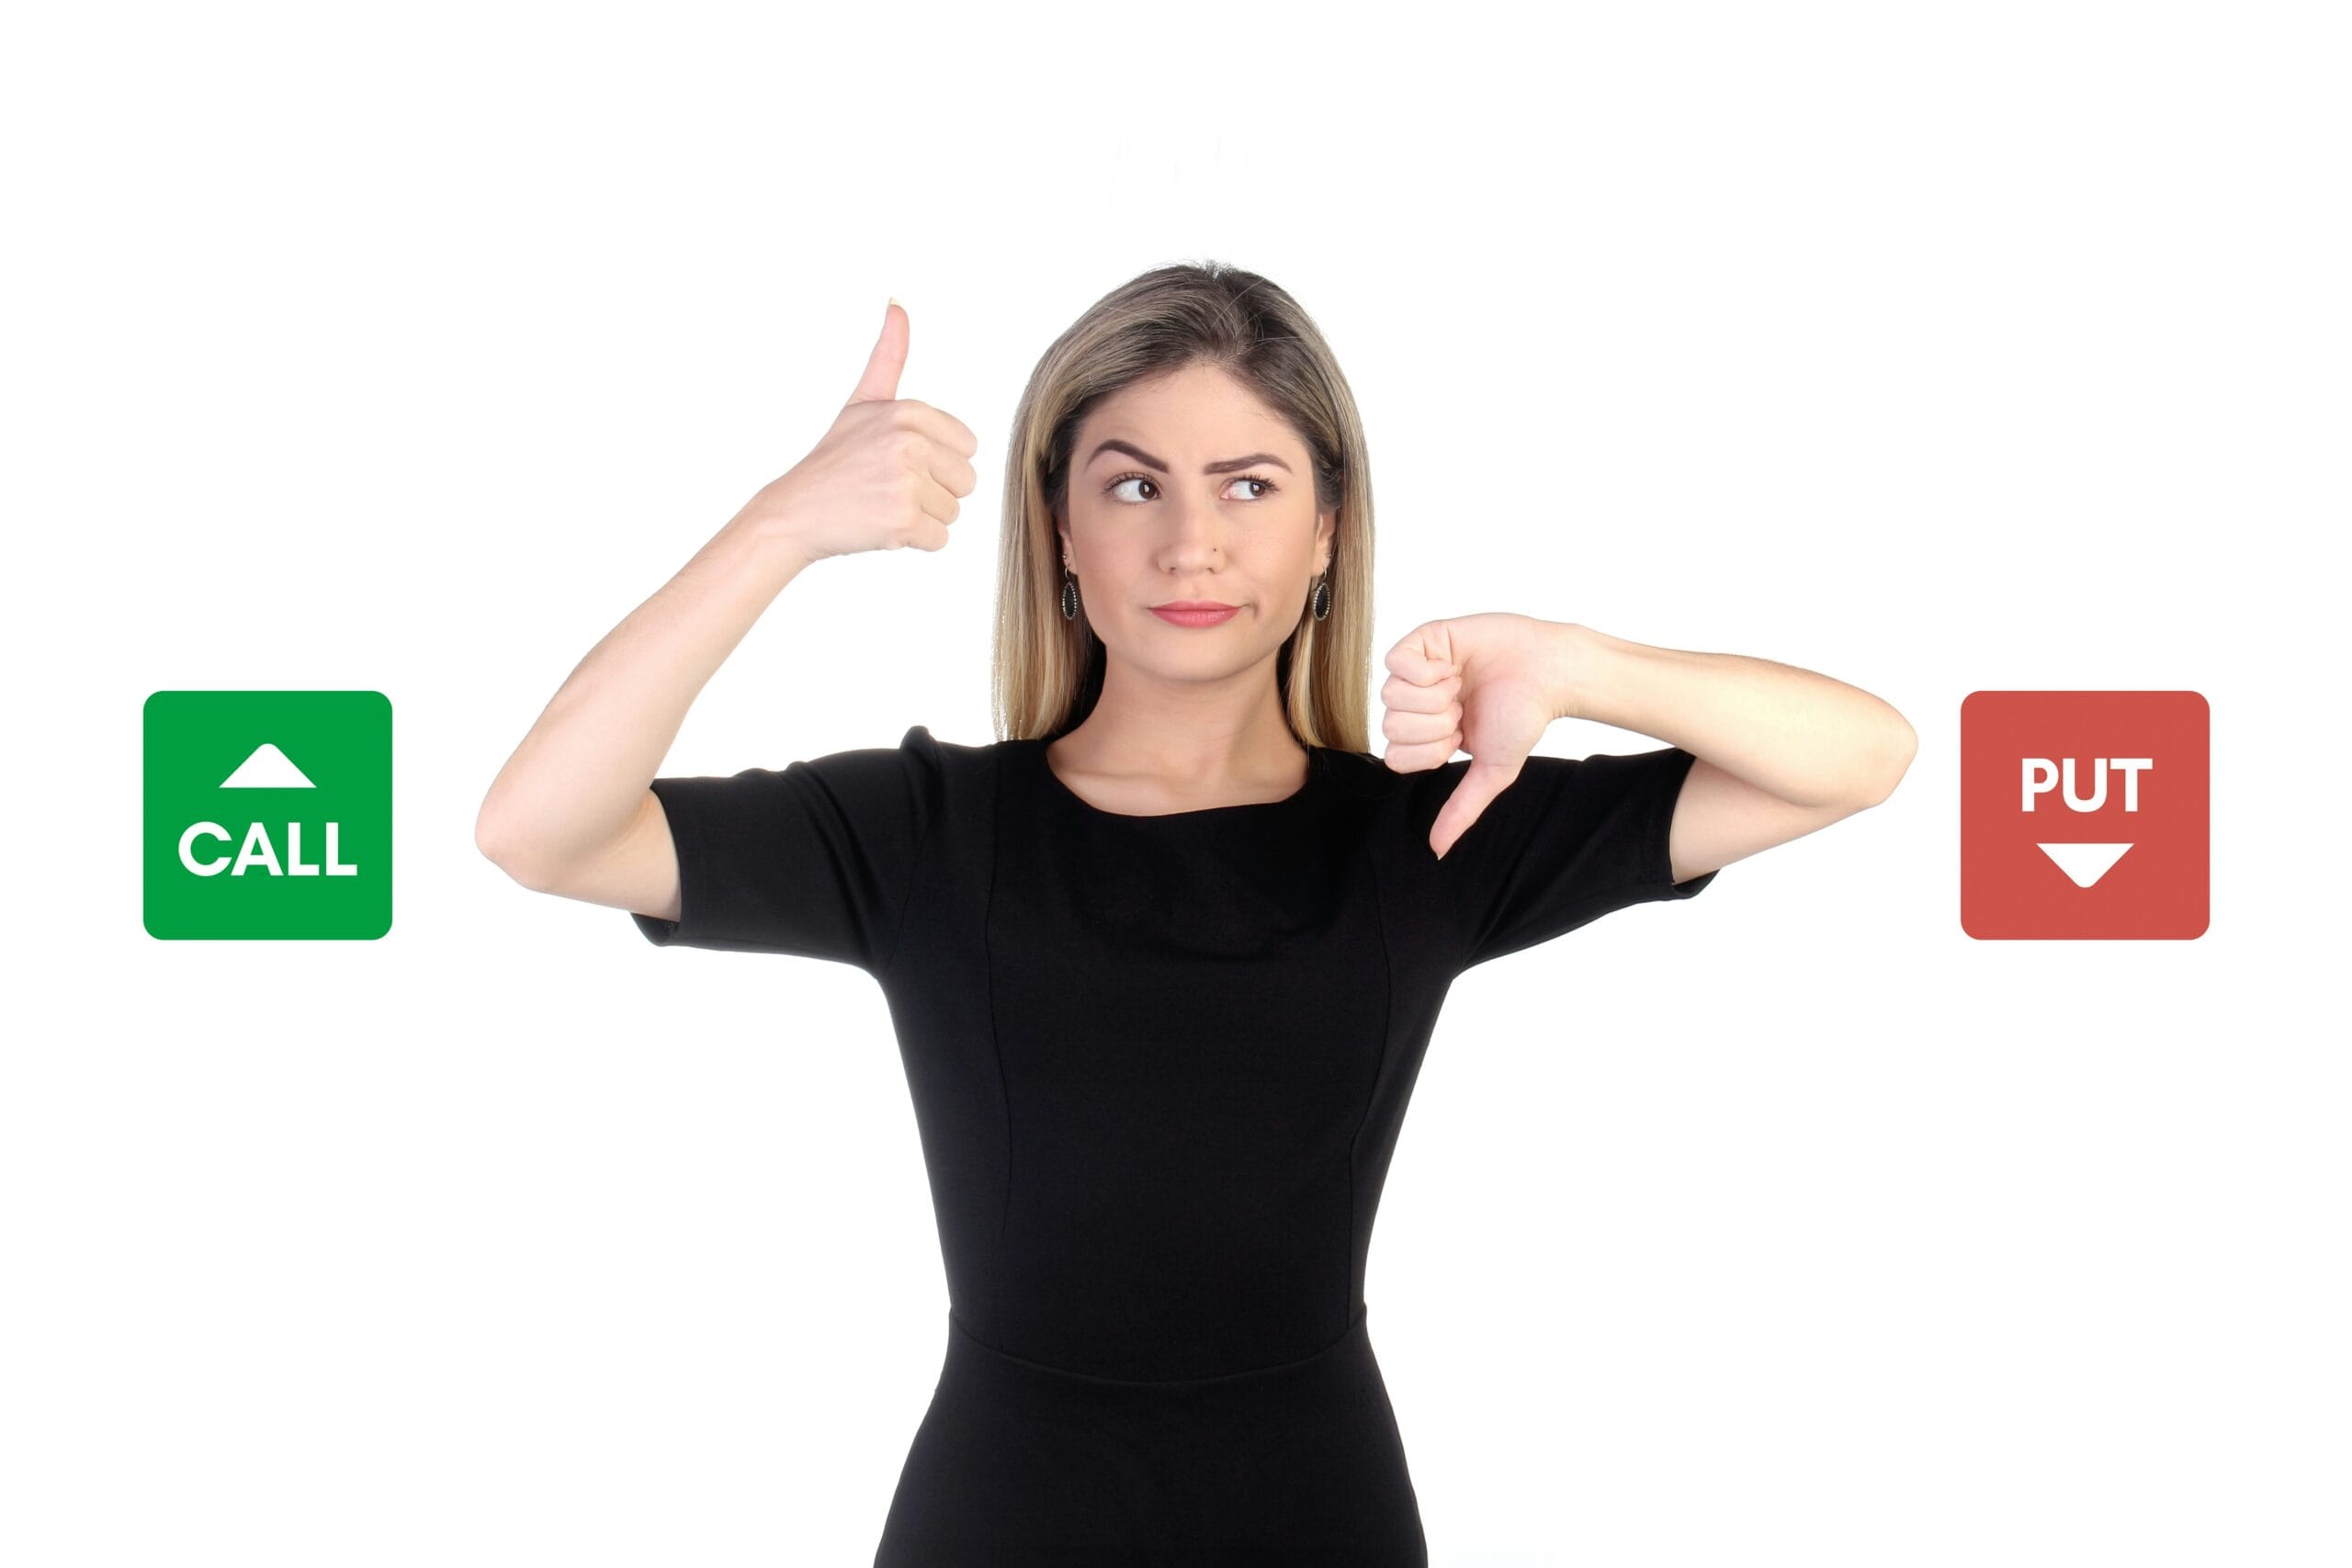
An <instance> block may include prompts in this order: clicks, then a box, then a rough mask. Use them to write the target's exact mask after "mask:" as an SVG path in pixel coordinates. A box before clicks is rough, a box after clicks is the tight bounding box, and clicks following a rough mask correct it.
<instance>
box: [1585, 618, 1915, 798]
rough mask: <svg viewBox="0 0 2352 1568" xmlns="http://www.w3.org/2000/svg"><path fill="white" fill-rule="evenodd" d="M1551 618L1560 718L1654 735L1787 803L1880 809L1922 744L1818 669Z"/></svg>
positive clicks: (1895, 716)
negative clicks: (1652, 643)
mask: <svg viewBox="0 0 2352 1568" xmlns="http://www.w3.org/2000/svg"><path fill="white" fill-rule="evenodd" d="M1555 626H1556V627H1557V633H1558V637H1559V657H1558V660H1557V664H1556V669H1557V671H1558V674H1557V681H1556V684H1557V690H1558V694H1559V700H1558V701H1557V702H1556V703H1555V708H1557V710H1558V712H1559V714H1560V716H1562V717H1571V718H1589V719H1593V720H1596V721H1598V722H1600V723H1601V724H1609V725H1614V726H1616V727H1617V728H1620V729H1631V730H1634V731H1637V732H1638V733H1640V734H1644V735H1650V736H1655V737H1657V739H1660V740H1662V741H1665V742H1666V743H1667V744H1668V745H1669V746H1679V747H1680V748H1682V750H1686V751H1689V752H1691V754H1692V755H1693V756H1698V757H1703V758H1705V759H1706V760H1707V761H1710V762H1713V764H1714V765H1715V766H1717V767H1719V768H1721V769H1723V770H1724V772H1725V773H1733V774H1736V776H1738V777H1739V778H1741V779H1743V780H1745V781H1746V782H1747V783H1748V784H1754V785H1755V786H1756V787H1757V788H1758V789H1761V790H1765V791H1768V792H1769V793H1770V794H1772V795H1778V796H1780V797H1781V799H1783V800H1786V801H1789V802H1791V803H1792V804H1793V805H1798V806H1826V805H1829V804H1831V803H1833V802H1838V801H1860V802H1863V803H1864V804H1868V805H1876V804H1877V803H1878V802H1880V801H1882V800H1883V799H1885V798H1886V796H1887V795H1889V794H1890V793H1891V792H1892V791H1893V790H1894V785H1895V784H1896V782H1897V781H1898V780H1900V779H1901V778H1902V777H1903V773H1904V771H1905V769H1906V768H1908V767H1909V766H1910V765H1911V757H1912V754H1913V753H1914V751H1916V750H1917V747H1918V736H1917V733H1916V732H1915V731H1914V730H1913V729H1912V728H1911V726H1910V724H1909V723H1908V722H1906V721H1905V718H1904V716H1902V715H1901V714H1899V713H1897V712H1895V710H1894V708H1893V707H1891V706H1890V705H1887V704H1886V703H1884V702H1883V701H1881V700H1880V699H1879V698H1877V697H1874V696H1872V695H1871V694H1870V693H1868V692H1865V691H1862V690H1860V688H1858V687H1854V686H1849V685H1847V684H1846V683H1845V682H1842V681H1833V680H1831V679H1830V678H1829V677H1828V676H1826V675H1821V674H1816V673H1815V672H1814V671H1810V670H1800V669H1798V668H1796V667H1795V666H1793V665H1789V664H1776V663H1774V662H1773V661H1772V660H1769V659H1749V658H1747V657H1744V656H1742V655H1739V654H1736V653H1692V652H1689V651H1686V650H1684V649H1674V648H1651V647H1647V646H1645V644H1642V643H1637V642H1628V641H1626V640H1625V639H1624V638H1623V637H1611V636H1610V635H1609V634H1608V633H1606V632H1602V631H1596V630H1595V629H1593V628H1592V627H1590V626H1581V625H1577V624H1575V623H1555Z"/></svg>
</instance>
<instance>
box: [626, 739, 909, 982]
mask: <svg viewBox="0 0 2352 1568" xmlns="http://www.w3.org/2000/svg"><path fill="white" fill-rule="evenodd" d="M652 787H653V793H654V794H655V795H658V796H660V797H661V800H662V812H663V814H664V815H666V816H667V817H668V818H669V819H670V840H671V842H672V843H673V845H674V846H675V847H676V850H677V855H678V899H679V910H678V916H679V918H678V919H675V920H664V919H656V918H655V917H653V916H651V915H645V914H639V913H636V912H635V911H631V913H630V916H629V918H630V919H634V920H635V921H636V922H637V925H638V929H639V931H643V932H644V933H645V937H646V940H647V941H649V942H652V943H653V944H654V945H655V946H656V947H671V946H682V947H708V948H717V949H719V950H721V951H725V952H730V953H790V954H794V955H796V956H799V957H804V958H823V959H829V960H831V961H832V962H834V963H837V964H855V965H857V966H858V967H859V968H861V969H864V970H866V971H867V972H868V973H871V974H878V973H879V972H880V971H881V969H882V968H883V967H884V966H885V965H887V964H888V962H889V960H890V958H891V956H892V950H893V946H894V944H895V942H896V941H897V937H898V926H899V919H900V917H901V916H902V915H903V914H904V913H905V910H906V906H907V902H908V898H909V897H910V892H911V890H912V888H913V886H914V876H915V867H916V864H917V861H918V859H919V857H920V855H921V853H922V846H923V842H924V840H925V838H926V836H927V834H928V833H929V831H930V829H931V825H932V823H933V821H934V820H935V819H936V818H937V816H938V813H939V810H940V805H941V795H942V793H943V790H944V761H943V759H942V757H941V754H940V750H939V743H938V742H937V741H936V740H934V739H932V735H931V732H930V731H929V730H928V729H926V728H923V727H922V725H917V726H915V727H914V728H911V729H910V730H908V731H907V733H906V736H905V738H904V739H901V740H900V741H899V744H898V746H897V747H895V748H892V747H887V746H882V747H870V748H865V749H863V750H854V751H836V752H833V753H832V754H831V755H830V756H824V757H817V758H813V759H810V760H809V761H797V762H792V763H790V764H787V765H786V767H784V768H783V769H781V770H776V769H771V768H746V769H744V770H743V771H742V772H741V773H735V774H732V775H731V776H719V775H706V776H699V777H677V778H657V779H655V780H654V781H653V785H652Z"/></svg>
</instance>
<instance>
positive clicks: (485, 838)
mask: <svg viewBox="0 0 2352 1568" xmlns="http://www.w3.org/2000/svg"><path fill="white" fill-rule="evenodd" d="M474 848H475V849H477V850H479V851H481V856H482V858H483V859H484V860H486V861H488V862H490V863H491V864H492V865H494V866H496V867H497V868H498V869H499V870H501V871H503V872H504V873H505V874H507V875H508V876H510V877H513V878H514V879H515V881H516V882H517V883H520V884H521V885H522V886H525V887H534V886H535V884H534V883H533V881H532V879H531V877H530V876H529V875H528V874H526V872H525V871H524V870H523V869H522V868H523V865H524V861H523V857H522V855H521V854H520V853H519V852H517V851H516V850H515V844H514V840H512V839H511V838H510V837H508V835H507V833H506V830H505V829H504V827H503V824H501V823H500V822H499V821H498V819H497V818H494V817H492V815H491V813H490V808H489V807H488V806H487V805H485V806H484V807H482V810H481V814H480V815H479V816H477V817H476V818H474Z"/></svg>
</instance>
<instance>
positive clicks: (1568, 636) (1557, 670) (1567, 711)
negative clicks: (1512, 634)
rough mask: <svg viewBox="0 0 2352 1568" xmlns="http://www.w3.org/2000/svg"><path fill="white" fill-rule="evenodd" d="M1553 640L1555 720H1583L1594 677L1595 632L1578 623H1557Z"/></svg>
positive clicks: (1551, 683)
mask: <svg viewBox="0 0 2352 1568" xmlns="http://www.w3.org/2000/svg"><path fill="white" fill-rule="evenodd" d="M1548 635H1549V637H1550V639H1551V644H1552V647H1551V660H1550V677H1549V680H1548V682H1547V684H1548V685H1549V687H1550V691H1551V708H1552V717H1553V718H1554V719H1555V720H1558V719H1563V718H1580V717H1582V716H1584V711H1585V707H1586V695H1585V694H1586V686H1585V682H1587V680H1588V679H1589V676H1590V671H1591V665H1592V654H1593V649H1594V641H1593V635H1592V629H1591V628H1590V627H1589V626H1582V625H1580V624H1578V623H1577V622H1575V621H1555V622H1552V623H1551V624H1550V630H1549V633H1548Z"/></svg>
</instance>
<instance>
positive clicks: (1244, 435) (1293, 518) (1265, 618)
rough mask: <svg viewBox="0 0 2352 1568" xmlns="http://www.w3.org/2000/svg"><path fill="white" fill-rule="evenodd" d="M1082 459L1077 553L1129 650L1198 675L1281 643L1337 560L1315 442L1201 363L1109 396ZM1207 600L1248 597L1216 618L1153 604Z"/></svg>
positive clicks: (1067, 538) (1094, 416) (1083, 582)
mask: <svg viewBox="0 0 2352 1568" xmlns="http://www.w3.org/2000/svg"><path fill="white" fill-rule="evenodd" d="M1070 462H1071V465H1072V466H1071V469H1070V479H1069V501H1068V511H1069V517H1068V519H1067V521H1066V524H1065V525H1064V527H1063V528H1062V529H1061V530H1060V533H1061V547H1062V555H1063V557H1064V558H1066V559H1068V560H1069V569H1070V572H1071V574H1072V575H1073V576H1075V577H1076V578H1077V579H1078V591H1079V593H1080V596H1081V597H1082V598H1083V600H1084V601H1085V604H1086V618H1087V622H1088V624H1089V625H1091V626H1092V627H1093V628H1094V632H1095V635H1096V636H1098V637H1101V638H1102V639H1103V645H1104V648H1105V649H1106V651H1107V652H1108V653H1109V655H1110V657H1111V658H1112V660H1114V661H1122V660H1124V661H1125V662H1127V663H1129V664H1131V665H1133V666H1135V667H1136V671H1137V672H1148V673H1152V674H1158V675H1163V676H1166V677H1168V678H1170V679H1172V680H1183V681H1197V680H1207V679H1215V678H1216V677H1218V676H1224V675H1233V674H1238V673H1239V672H1241V671H1246V670H1249V669H1250V668H1251V667H1253V666H1255V665H1257V664H1259V663H1260V662H1261V661H1264V660H1272V658H1273V657H1274V655H1275V654H1276V653H1277V652H1278V651H1280V649H1281V648H1282V645H1283V638H1285V637H1289V636H1290V634H1291V632H1292V630H1293V629H1294V628H1295V626H1297V625H1298V619H1299V615H1300V613H1301V612H1302V611H1303V610H1304V609H1305V607H1306V595H1307V591H1308V589H1309V587H1310V586H1311V584H1312V583H1313V581H1314V580H1315V577H1316V575H1317V573H1318V572H1321V571H1323V570H1326V569H1327V568H1328V567H1329V565H1330V559H1331V531H1332V524H1333V518H1332V514H1331V513H1320V514H1317V512H1316V510H1315V471H1314V468H1313V467H1312V466H1311V464H1310V462H1309V460H1308V457H1307V451H1306V442H1305V441H1303V440H1301V439H1300V438H1299V436H1298V435H1297V434H1296V433H1295V432H1294V431H1293V430H1292V429H1291V428H1290V426H1289V425H1288V424H1287V423H1284V422H1283V418H1282V416H1280V415H1279V414H1277V413H1275V412H1273V411H1272V409H1270V408H1268V407H1267V406H1266V405H1265V403H1263V402H1262V401H1261V400H1259V398H1258V396H1257V394H1256V393H1254V392H1252V391H1250V389H1248V388H1247V387H1245V386H1243V385H1242V384H1241V383H1240V382H1238V381H1237V380H1235V379H1234V378H1232V377H1231V376H1229V375H1227V373H1226V372H1225V371H1223V370H1220V369H1217V368H1216V367H1214V366H1208V365H1195V366H1192V367H1187V368H1185V369H1182V370H1179V371H1174V372H1171V373H1170V374H1168V375H1165V376H1162V377H1160V378H1158V379H1155V380H1152V381H1148V382H1140V383H1137V384H1136V385H1135V386H1132V387H1128V388H1125V389H1122V390H1120V391H1118V392H1116V393H1114V394H1113V395H1112V396H1110V397H1108V398H1105V399H1104V400H1103V401H1102V402H1101V403H1099V404H1097V405H1096V406H1095V408H1094V410H1093V411H1092V412H1090V413H1089V414H1088V415H1087V417H1086V419H1085V421H1084V422H1083V423H1081V424H1080V426H1079V431H1078V440H1077V442H1076V444H1075V445H1074V446H1073V447H1072V448H1071V454H1070ZM1202 600H1208V601H1214V602H1216V603H1217V604H1231V605H1235V606H1237V607H1238V608H1237V612H1236V613H1235V614H1234V615H1229V616H1227V617H1226V618H1225V619H1224V620H1222V621H1219V622H1216V624H1214V625H1204V626H1186V625H1182V624H1180V623H1178V622H1174V621H1170V620H1168V619H1165V618H1163V617H1162V616H1160V615H1156V614H1154V613H1153V610H1154V606H1156V605H1165V604H1171V603H1173V604H1184V603H1187V602H1192V601H1202Z"/></svg>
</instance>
